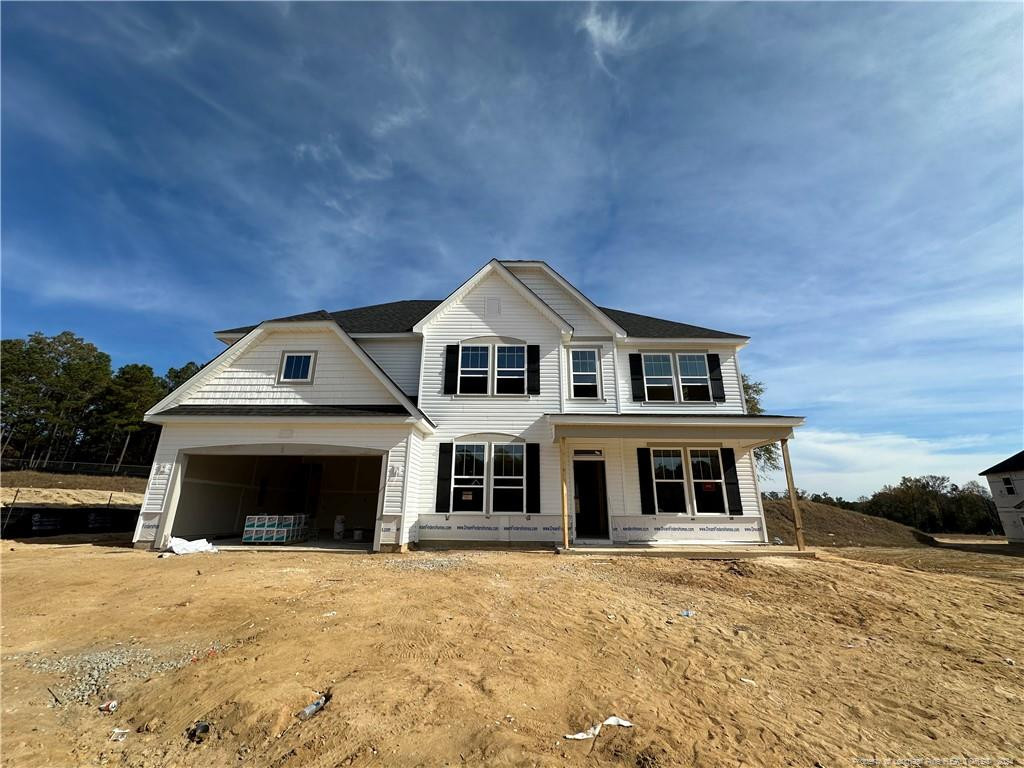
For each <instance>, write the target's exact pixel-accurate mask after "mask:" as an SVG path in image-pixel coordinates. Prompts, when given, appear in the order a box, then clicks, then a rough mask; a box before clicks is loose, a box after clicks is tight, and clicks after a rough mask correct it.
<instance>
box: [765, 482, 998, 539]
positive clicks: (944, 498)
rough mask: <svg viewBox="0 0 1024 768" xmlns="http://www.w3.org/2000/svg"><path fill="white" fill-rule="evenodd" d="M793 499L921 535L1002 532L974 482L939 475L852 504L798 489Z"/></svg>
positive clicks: (771, 493) (985, 490)
mask: <svg viewBox="0 0 1024 768" xmlns="http://www.w3.org/2000/svg"><path fill="white" fill-rule="evenodd" d="M763 495H764V497H765V498H766V499H788V498H789V493H788V492H783V493H779V492H778V491H769V492H767V493H765V494H763ZM796 495H797V498H798V499H805V500H807V501H813V502H817V503H819V504H828V505H831V506H833V507H841V508H842V509H852V510H854V511H856V512H861V513H863V514H865V515H872V516H874V517H884V518H885V519H886V520H893V521H895V522H897V523H902V524H903V525H909V526H910V527H912V528H916V529H917V530H919V531H924V532H925V533H977V534H988V533H996V534H1001V533H1002V532H1003V526H1002V523H1001V522H1000V520H999V514H998V513H997V512H996V505H995V502H993V501H992V495H991V494H990V493H989V490H988V488H986V487H985V486H984V485H982V484H981V483H979V482H978V481H977V480H971V481H970V482H967V483H964V484H963V485H957V484H956V483H952V482H950V480H949V478H948V477H945V476H942V475H922V476H921V477H904V478H903V479H902V480H900V482H899V484H897V485H884V486H882V488H881V489H880V490H877V491H875V492H874V493H873V494H871V495H870V496H861V497H860V498H859V499H857V500H856V501H849V500H847V499H844V498H843V497H842V496H832V495H831V494H829V493H827V492H826V493H810V492H808V491H804V490H802V489H800V488H797V489H796Z"/></svg>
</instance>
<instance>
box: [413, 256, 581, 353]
mask: <svg viewBox="0 0 1024 768" xmlns="http://www.w3.org/2000/svg"><path fill="white" fill-rule="evenodd" d="M492 272H494V273H496V274H498V275H501V277H502V278H503V279H504V280H505V282H507V283H508V284H509V285H511V286H512V288H513V289H515V291H516V292H518V293H519V295H520V296H522V297H523V298H524V299H525V300H526V301H527V302H528V303H530V304H532V305H533V306H534V307H535V308H536V309H537V310H538V311H540V313H541V314H542V315H544V316H545V317H546V318H547V319H548V320H549V321H550V322H551V323H552V324H553V325H554V326H555V327H556V328H558V330H559V331H561V333H562V336H563V337H566V338H567V337H569V336H572V333H573V330H574V329H573V327H572V324H571V323H570V322H569V321H568V320H566V319H565V318H564V317H562V316H561V315H560V314H558V313H557V312H555V310H553V309H552V308H551V307H550V306H549V305H548V304H547V303H545V302H544V301H543V300H542V299H541V298H540V297H539V296H538V295H537V294H536V293H534V292H533V291H531V290H530V288H529V287H528V286H527V285H526V283H524V282H523V281H522V280H520V279H519V278H518V277H516V276H515V275H514V274H512V272H510V271H509V270H508V268H507V267H506V266H505V265H504V264H502V263H501V262H500V261H498V260H497V259H491V260H490V261H489V262H487V263H486V264H484V266H483V267H481V268H480V269H479V270H477V272H476V274H474V275H473V276H472V277H470V278H469V279H468V280H467V281H466V282H464V283H463V284H462V285H460V286H459V287H458V288H456V289H455V291H454V292H452V293H451V294H449V296H448V298H446V299H445V300H444V301H442V302H441V303H440V304H438V305H437V306H436V307H434V309H432V310H431V311H430V312H429V313H428V314H427V315H426V317H424V318H423V319H422V320H420V321H419V322H418V323H416V325H414V326H413V327H412V330H413V332H415V333H419V334H422V333H423V329H424V328H426V327H427V326H428V325H430V323H431V322H432V321H433V320H434V319H435V318H437V317H439V316H440V315H441V314H443V313H444V311H445V310H446V309H447V308H448V305H449V304H451V303H452V302H453V301H458V300H459V299H461V298H462V297H463V296H465V295H466V294H467V293H469V291H470V290H472V289H473V287H474V286H476V285H477V284H478V283H479V282H480V281H481V280H483V279H484V278H485V277H487V276H488V275H490V274H491V273H492Z"/></svg>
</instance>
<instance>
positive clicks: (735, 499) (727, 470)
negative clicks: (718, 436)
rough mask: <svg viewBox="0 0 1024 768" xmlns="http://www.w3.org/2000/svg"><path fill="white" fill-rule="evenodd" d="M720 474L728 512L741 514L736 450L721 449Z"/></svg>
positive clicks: (741, 506)
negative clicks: (722, 479) (727, 502)
mask: <svg viewBox="0 0 1024 768" xmlns="http://www.w3.org/2000/svg"><path fill="white" fill-rule="evenodd" d="M722 476H723V477H724V478H725V497H726V498H727V499H728V500H729V514H730V515H742V514H743V501H742V500H741V499H740V479H739V477H737V476H736V452H735V451H733V449H732V448H723V449H722Z"/></svg>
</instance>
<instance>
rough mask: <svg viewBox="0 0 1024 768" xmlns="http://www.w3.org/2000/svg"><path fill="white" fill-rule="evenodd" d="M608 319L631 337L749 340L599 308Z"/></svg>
mask: <svg viewBox="0 0 1024 768" xmlns="http://www.w3.org/2000/svg"><path fill="white" fill-rule="evenodd" d="M598 309H600V310H601V311H602V312H604V313H605V314H606V315H608V317H610V318H611V319H612V320H614V321H615V322H616V323H618V324H619V325H620V326H622V328H623V330H625V331H626V333H628V334H629V335H630V336H636V337H637V338H641V339H643V338H651V339H748V338H750V337H749V336H743V335H742V334H739V333H726V332H725V331H715V330H713V329H711V328H703V327H701V326H699V325H689V324H688V323H677V322H676V321H675V320H662V319H661V318H658V317H649V316H648V315H638V314H636V313H635V312H624V311H623V310H621V309H609V308H608V307H598Z"/></svg>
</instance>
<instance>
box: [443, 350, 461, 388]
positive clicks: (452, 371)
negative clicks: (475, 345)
mask: <svg viewBox="0 0 1024 768" xmlns="http://www.w3.org/2000/svg"><path fill="white" fill-rule="evenodd" d="M458 391H459V345H458V344H449V345H448V346H447V347H445V348H444V394H446V395H454V394H455V393H456V392H458Z"/></svg>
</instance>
